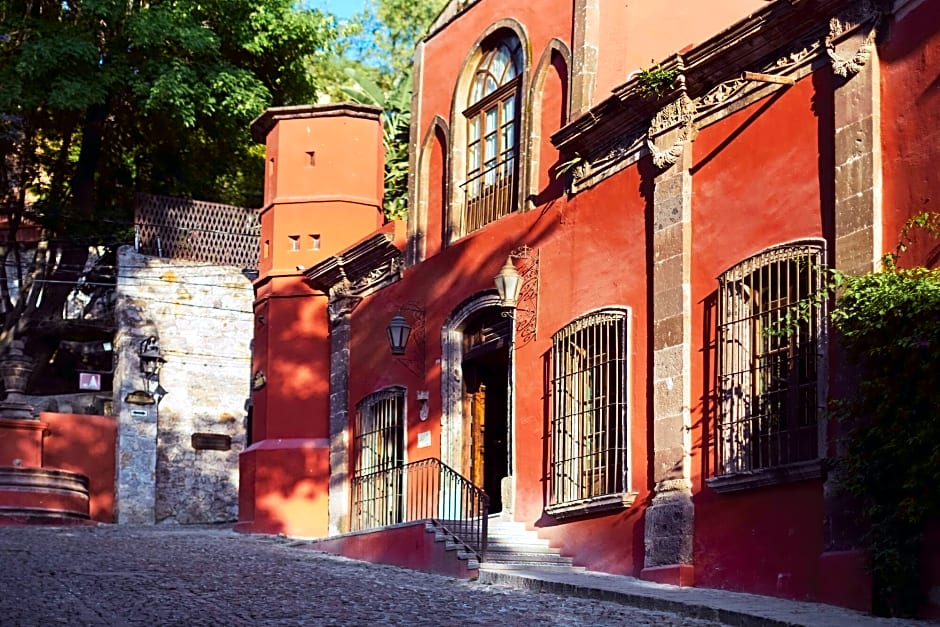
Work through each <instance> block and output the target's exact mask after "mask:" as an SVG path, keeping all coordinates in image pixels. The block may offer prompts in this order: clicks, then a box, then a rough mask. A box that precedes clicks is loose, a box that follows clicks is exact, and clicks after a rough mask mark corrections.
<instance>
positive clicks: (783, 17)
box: [551, 0, 878, 192]
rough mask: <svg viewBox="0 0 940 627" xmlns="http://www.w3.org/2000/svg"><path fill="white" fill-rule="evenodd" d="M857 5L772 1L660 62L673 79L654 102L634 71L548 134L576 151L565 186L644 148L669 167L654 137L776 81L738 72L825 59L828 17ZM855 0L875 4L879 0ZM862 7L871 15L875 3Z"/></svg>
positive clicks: (708, 119) (795, 70)
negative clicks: (675, 75)
mask: <svg viewBox="0 0 940 627" xmlns="http://www.w3.org/2000/svg"><path fill="white" fill-rule="evenodd" d="M856 4H858V2H851V1H846V0H816V1H812V0H802V1H800V2H798V3H790V2H783V1H778V2H776V3H774V4H772V5H770V6H768V7H766V8H764V9H762V10H760V11H757V12H755V13H753V14H752V15H750V16H748V17H747V18H745V19H743V20H741V21H739V22H737V23H736V24H734V25H732V26H731V27H730V28H728V29H726V30H725V31H723V32H721V33H719V34H718V35H716V36H715V37H713V38H711V39H709V40H708V41H705V42H704V43H702V44H700V45H698V46H696V47H695V48H692V49H690V50H687V51H685V52H683V53H681V54H676V55H673V56H672V57H670V58H668V59H665V60H663V61H662V62H661V63H660V64H659V65H660V67H661V68H662V69H663V70H667V71H668V70H675V71H676V72H677V73H678V79H677V81H676V87H675V88H674V89H673V91H672V92H671V93H668V94H664V95H663V96H662V97H661V98H659V99H658V100H657V101H656V102H651V101H650V100H648V99H644V98H643V97H642V96H641V95H640V93H639V90H638V80H637V78H636V77H634V78H632V79H631V80H629V81H627V82H626V83H624V84H623V85H620V86H619V87H617V88H615V89H613V90H612V95H611V96H610V97H608V98H607V99H606V100H604V101H602V102H600V103H598V104H597V105H595V106H594V107H593V108H591V109H590V110H589V111H587V112H586V113H584V114H583V115H582V116H580V117H579V118H577V119H576V120H574V121H573V122H571V123H570V124H568V125H567V126H565V127H563V128H561V129H560V130H559V131H557V132H556V133H555V134H554V135H553V136H552V138H551V140H552V143H553V144H554V145H555V146H556V147H557V148H558V149H559V150H561V151H562V152H563V153H565V154H567V155H577V156H580V157H581V162H580V163H579V164H578V166H577V167H575V168H574V169H573V171H572V174H573V184H572V191H575V192H576V191H578V190H579V189H583V188H586V187H590V186H591V185H594V184H596V183H597V182H599V181H600V180H603V179H604V178H607V177H608V176H610V175H611V174H613V173H614V172H617V171H618V170H620V169H623V168H624V167H626V166H627V165H629V164H631V163H634V162H636V161H637V160H638V159H640V158H641V157H643V156H645V155H646V154H650V153H652V154H653V156H654V161H655V162H656V165H657V167H660V168H666V167H669V166H670V165H671V164H672V163H675V161H676V160H677V157H678V154H679V153H680V151H681V146H677V145H676V144H672V143H671V142H667V143H666V145H660V146H659V147H657V142H656V139H657V138H658V137H675V136H676V134H675V133H671V131H673V130H675V129H679V130H680V133H679V134H678V138H679V139H678V140H677V143H678V142H685V141H688V140H690V139H692V138H694V135H695V131H696V129H697V128H701V127H702V126H704V125H707V124H710V123H712V122H714V121H715V120H717V119H720V118H722V117H724V116H726V115H728V114H730V113H732V112H734V111H736V110H738V109H740V108H741V107H743V106H746V105H747V104H749V103H751V102H754V101H755V100H757V99H760V98H763V97H765V96H767V95H769V94H771V93H773V92H775V91H776V90H778V89H781V88H783V86H782V85H781V84H774V83H766V82H755V81H751V80H746V79H744V78H743V77H742V73H743V72H745V71H750V72H760V73H766V74H771V75H774V76H786V77H789V78H792V79H799V78H802V77H804V76H806V75H808V74H809V73H810V72H812V70H813V69H815V68H817V67H819V66H821V65H822V64H823V63H825V62H827V61H829V58H828V56H827V51H826V46H827V44H828V42H829V40H830V39H831V37H832V35H831V33H830V30H831V28H832V26H831V24H830V21H831V20H834V19H837V17H836V16H838V15H839V14H840V12H842V13H845V11H846V10H853V12H855V13H857V12H858V10H857V9H853V7H855V5H856ZM862 4H865V5H866V6H867V5H871V6H872V7H876V5H878V0H862ZM847 8H848V9H847ZM864 12H865V13H866V14H871V15H872V16H873V17H872V19H876V18H877V15H878V10H877V8H874V9H872V10H871V11H864ZM842 23H850V24H851V27H852V28H855V29H857V28H859V27H863V26H866V25H867V26H868V27H871V20H869V21H868V22H867V24H866V22H865V19H860V18H859V19H852V20H843V22H842ZM840 34H841V33H840ZM833 63H835V61H834V60H833ZM791 82H792V81H791ZM660 143H661V144H662V143H663V142H662V141H661V142H660Z"/></svg>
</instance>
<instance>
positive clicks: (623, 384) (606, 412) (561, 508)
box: [545, 305, 637, 519]
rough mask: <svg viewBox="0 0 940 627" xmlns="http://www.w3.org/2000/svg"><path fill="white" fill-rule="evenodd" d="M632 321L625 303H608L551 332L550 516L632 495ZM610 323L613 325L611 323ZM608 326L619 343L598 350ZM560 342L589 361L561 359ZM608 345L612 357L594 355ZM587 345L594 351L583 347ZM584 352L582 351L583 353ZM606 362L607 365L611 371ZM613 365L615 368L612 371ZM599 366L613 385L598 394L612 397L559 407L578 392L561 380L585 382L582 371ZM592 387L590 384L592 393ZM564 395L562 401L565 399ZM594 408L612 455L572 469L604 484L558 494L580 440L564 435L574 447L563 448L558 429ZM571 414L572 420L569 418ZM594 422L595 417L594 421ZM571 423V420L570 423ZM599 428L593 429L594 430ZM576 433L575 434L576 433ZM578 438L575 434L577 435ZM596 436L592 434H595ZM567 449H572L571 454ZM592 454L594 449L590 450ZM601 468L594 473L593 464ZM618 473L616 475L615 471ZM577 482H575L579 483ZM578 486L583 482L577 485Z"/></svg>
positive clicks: (580, 452)
mask: <svg viewBox="0 0 940 627" xmlns="http://www.w3.org/2000/svg"><path fill="white" fill-rule="evenodd" d="M632 321H633V315H632V310H631V309H630V307H626V306H619V305H612V306H606V307H600V308H597V309H593V310H590V311H587V312H584V313H583V314H581V315H579V316H578V317H577V318H575V319H574V320H572V321H571V322H569V323H568V324H566V325H565V326H564V327H562V328H561V329H559V330H558V331H557V332H556V333H555V334H554V335H553V336H552V348H551V350H550V352H549V361H550V368H551V369H550V372H551V374H550V375H549V376H550V379H551V390H550V396H551V401H550V412H551V414H550V420H549V431H550V433H549V436H550V439H551V448H550V455H551V457H550V460H549V469H548V474H549V481H550V489H549V493H548V500H549V502H548V504H547V506H546V508H545V511H546V513H548V514H549V515H550V516H553V517H555V518H559V519H563V518H570V517H575V516H581V515H586V514H592V513H596V512H603V511H611V510H618V509H623V508H626V507H630V506H631V505H632V504H633V501H634V500H635V498H636V495H637V493H636V492H635V491H633V489H632V487H633V486H632V472H631V469H632V459H631V432H630V431H631V429H630V426H631V423H632V421H631V412H632V406H633V404H632V403H631V402H630V380H631V376H632V374H631V362H630V354H631V347H632V342H631V338H632ZM611 323H613V324H615V325H617V326H619V327H620V328H617V327H616V326H615V327H613V328H611V327H610V325H611ZM605 332H606V333H609V332H612V333H613V336H612V337H614V338H616V340H617V341H619V347H618V346H614V347H612V349H609V350H607V351H604V349H603V348H600V347H598V346H597V345H598V344H600V345H601V346H603V343H605V342H609V341H610V339H611V338H610V336H609V337H607V338H603V337H602V334H603V333H605ZM585 342H587V343H589V344H591V346H589V347H588V348H585V346H584V345H583V344H584V343H585ZM565 344H570V345H571V346H574V347H575V350H576V351H578V352H579V355H577V356H575V357H574V358H576V359H581V360H584V361H586V362H591V361H593V362H594V363H593V364H591V365H589V366H587V367H581V366H578V365H574V366H572V365H571V364H570V363H566V361H568V360H562V359H561V357H562V355H561V352H562V350H564V346H565ZM610 350H614V351H617V352H616V354H614V355H613V356H612V357H608V358H607V359H606V360H603V361H598V360H599V359H602V358H603V355H604V354H610ZM588 351H597V352H594V353H590V354H589V353H588ZM586 354H589V356H588V357H585V355H586ZM611 364H613V369H612V371H611ZM618 370H619V372H618ZM598 371H600V372H601V373H602V374H601V377H602V378H603V379H605V380H606V383H607V385H608V386H611V385H616V386H617V387H616V389H615V390H610V389H609V387H608V388H606V389H605V393H604V394H602V395H600V396H599V398H602V399H610V397H611V396H612V395H613V397H614V399H615V400H614V401H613V402H611V401H610V400H603V401H601V402H600V403H598V402H597V401H596V399H597V398H598V397H597V396H595V398H593V399H591V400H590V401H588V402H589V403H590V407H587V408H585V406H584V405H585V403H584V402H581V405H582V407H581V408H579V409H577V410H576V411H567V410H566V409H565V407H569V408H570V406H571V404H570V399H571V398H580V396H578V395H576V394H575V395H572V394H567V393H566V391H567V390H568V388H567V386H565V384H564V382H565V381H571V380H574V381H575V382H576V385H577V387H580V388H582V389H585V386H586V385H590V384H589V383H588V382H587V381H588V380H587V379H586V378H585V377H590V376H591V375H592V374H595V373H597V372H598ZM593 392H594V389H591V393H592V394H593ZM566 400H567V401H568V402H566ZM594 413H596V414H598V415H601V416H602V421H604V422H606V423H607V429H606V430H604V440H603V446H605V447H607V448H606V450H609V451H610V452H609V453H607V455H611V456H612V458H610V457H608V458H607V460H606V461H607V463H606V464H603V465H598V464H594V465H593V466H592V467H591V468H590V469H588V470H587V471H585V470H584V469H583V468H580V467H579V468H580V469H579V471H578V474H580V475H583V474H584V472H589V473H590V474H591V475H592V476H594V475H598V476H600V477H601V481H602V483H606V484H607V487H606V488H602V489H599V490H596V491H595V490H592V489H588V490H587V491H586V492H584V491H583V490H581V491H580V492H579V493H578V494H573V493H569V494H566V495H563V496H560V495H559V490H560V487H559V482H560V481H561V478H562V477H563V476H567V473H565V472H563V471H564V470H565V469H566V468H570V466H571V464H575V463H579V462H578V460H583V458H584V457H585V454H584V448H583V447H584V444H585V441H578V442H573V441H572V440H570V439H569V444H571V443H573V444H574V446H575V447H576V450H575V449H571V450H568V447H566V445H565V443H564V440H563V439H562V437H561V435H562V434H564V433H571V432H572V431H576V430H577V429H578V427H579V426H580V427H582V428H583V427H584V417H585V415H588V414H594ZM572 420H574V421H575V422H572ZM594 422H595V423H596V422H597V421H596V420H595V421H594ZM617 422H619V430H616V431H615V432H614V433H613V436H614V442H613V446H612V449H611V441H610V435H611V434H610V432H611V431H612V430H611V428H610V425H611V424H616V423H617ZM576 423H577V424H576ZM601 432H602V430H601V429H598V430H597V431H596V434H600V433H601ZM576 437H577V436H576ZM577 439H578V440H581V439H580V438H577ZM595 439H596V438H595ZM569 453H576V455H574V456H573V457H572V456H571V455H569ZM590 455H591V456H593V457H597V456H598V454H597V453H593V454H590ZM611 465H612V466H613V468H614V470H613V473H608V472H606V469H607V468H608V467H609V466H611ZM599 469H603V470H604V472H602V473H600V475H599V474H598V470H599ZM618 475H619V476H618ZM578 485H581V484H580V483H579V484H578ZM582 487H583V486H582Z"/></svg>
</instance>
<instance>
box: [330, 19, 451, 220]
mask: <svg viewBox="0 0 940 627" xmlns="http://www.w3.org/2000/svg"><path fill="white" fill-rule="evenodd" d="M444 4H445V3H444V0H369V3H368V4H367V5H366V9H365V11H363V12H362V13H361V14H359V15H357V16H355V17H354V18H353V20H352V22H351V24H350V25H349V32H348V33H347V35H346V39H345V40H344V42H343V44H342V45H343V50H342V52H343V53H344V54H345V56H344V57H343V58H342V59H338V58H337V59H335V60H334V62H333V67H334V68H340V69H341V70H342V71H343V72H344V73H345V75H346V77H347V80H346V82H345V83H343V84H341V85H338V89H336V90H334V92H333V93H332V94H331V95H332V96H333V97H335V98H339V99H344V98H345V99H352V100H354V101H355V102H360V103H363V104H372V105H376V106H379V107H382V109H383V135H382V138H383V144H384V147H385V216H386V218H388V219H404V218H405V216H406V215H407V213H408V154H409V147H410V137H409V130H410V127H411V92H412V73H411V68H412V65H413V63H414V50H415V46H416V45H417V43H418V41H419V40H420V39H421V38H422V37H424V35H425V34H426V33H427V31H428V28H430V26H431V23H432V22H433V21H434V18H435V17H437V15H438V13H439V12H440V10H441V9H442V8H443V6H444ZM334 75H335V74H334Z"/></svg>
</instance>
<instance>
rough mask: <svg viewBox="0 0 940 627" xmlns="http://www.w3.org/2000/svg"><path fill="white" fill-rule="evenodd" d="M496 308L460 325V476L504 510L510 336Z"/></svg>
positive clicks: (494, 508)
mask: <svg viewBox="0 0 940 627" xmlns="http://www.w3.org/2000/svg"><path fill="white" fill-rule="evenodd" d="M510 324H511V321H510V320H509V319H507V318H503V317H502V316H500V315H499V309H496V308H488V309H484V310H482V311H480V312H479V313H477V314H476V315H475V316H473V317H472V318H471V319H469V320H468V321H467V324H466V325H465V326H464V337H463V339H464V345H463V357H464V359H463V364H462V369H463V381H464V403H463V405H464V411H463V416H464V429H463V433H464V434H465V435H464V447H463V451H464V455H463V458H464V459H463V461H464V468H463V471H464V473H465V475H466V476H467V477H468V478H469V479H470V480H471V481H473V483H475V484H476V485H478V486H480V487H482V488H483V489H484V490H485V491H486V493H487V495H489V497H490V511H491V512H499V511H502V509H503V502H502V482H503V479H504V478H505V477H508V476H509V469H510V461H509V453H510V445H509V437H510V429H509V394H508V388H509V334H510V332H511V326H510Z"/></svg>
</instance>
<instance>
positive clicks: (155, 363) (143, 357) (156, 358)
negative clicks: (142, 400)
mask: <svg viewBox="0 0 940 627" xmlns="http://www.w3.org/2000/svg"><path fill="white" fill-rule="evenodd" d="M137 354H138V356H139V357H140V372H141V374H143V375H144V378H145V379H146V380H148V381H153V380H154V379H156V378H157V377H158V376H159V375H160V368H161V367H162V366H163V364H165V363H166V360H165V359H164V358H163V357H161V356H160V344H159V342H158V341H157V338H156V337H155V336H153V335H151V336H150V337H148V338H147V339H145V340H143V341H141V343H140V346H139V347H138V349H137Z"/></svg>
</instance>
